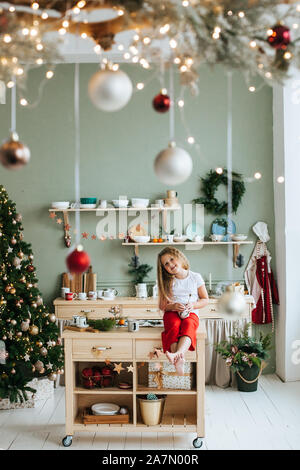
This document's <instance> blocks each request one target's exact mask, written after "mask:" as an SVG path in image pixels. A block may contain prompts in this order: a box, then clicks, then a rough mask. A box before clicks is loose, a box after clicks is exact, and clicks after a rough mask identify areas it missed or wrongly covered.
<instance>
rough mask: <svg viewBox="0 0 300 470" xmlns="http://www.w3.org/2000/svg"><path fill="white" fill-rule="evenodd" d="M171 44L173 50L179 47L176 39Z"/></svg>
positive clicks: (171, 40)
mask: <svg viewBox="0 0 300 470" xmlns="http://www.w3.org/2000/svg"><path fill="white" fill-rule="evenodd" d="M169 44H170V47H171V49H175V48H176V47H177V41H176V39H170V41H169Z"/></svg>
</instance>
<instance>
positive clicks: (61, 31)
mask: <svg viewBox="0 0 300 470" xmlns="http://www.w3.org/2000/svg"><path fill="white" fill-rule="evenodd" d="M58 32H59V34H60V35H61V36H63V35H64V34H66V32H67V30H66V29H65V28H59V30H58Z"/></svg>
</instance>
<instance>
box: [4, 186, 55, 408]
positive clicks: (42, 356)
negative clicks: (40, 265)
mask: <svg viewBox="0 0 300 470" xmlns="http://www.w3.org/2000/svg"><path fill="white" fill-rule="evenodd" d="M22 230H23V227H22V216H21V214H18V213H17V212H16V207H15V203H13V202H12V201H11V200H9V198H8V194H7V192H6V190H5V188H4V187H3V186H1V185H0V340H1V341H3V342H4V345H5V350H6V353H5V360H3V358H2V361H1V362H0V398H9V399H10V400H11V401H12V402H15V401H24V400H26V399H27V394H26V392H27V391H31V392H35V390H34V389H32V388H30V387H28V386H27V384H28V382H29V381H30V380H32V378H34V377H43V376H46V377H48V378H49V379H51V380H55V379H56V377H57V374H59V373H61V372H62V367H63V349H62V346H61V340H60V338H58V328H57V326H56V317H55V315H54V314H52V313H49V312H48V310H47V308H46V306H45V305H44V304H43V299H42V297H41V294H40V292H39V290H38V288H37V281H38V280H37V278H36V274H35V267H34V265H33V254H32V250H31V245H30V244H28V243H25V242H24V241H23V232H22ZM2 356H3V353H2Z"/></svg>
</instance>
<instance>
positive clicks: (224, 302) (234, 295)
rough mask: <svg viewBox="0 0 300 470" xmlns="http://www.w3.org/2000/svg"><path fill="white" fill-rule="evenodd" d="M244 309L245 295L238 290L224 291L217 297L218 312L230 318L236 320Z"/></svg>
mask: <svg viewBox="0 0 300 470" xmlns="http://www.w3.org/2000/svg"><path fill="white" fill-rule="evenodd" d="M245 309H246V301H245V297H244V296H243V294H241V293H240V292H225V293H224V294H223V295H222V296H221V298H220V299H219V310H220V312H221V313H222V314H223V316H224V317H225V318H228V319H230V320H238V319H239V318H240V316H241V315H242V314H243V313H244V312H245Z"/></svg>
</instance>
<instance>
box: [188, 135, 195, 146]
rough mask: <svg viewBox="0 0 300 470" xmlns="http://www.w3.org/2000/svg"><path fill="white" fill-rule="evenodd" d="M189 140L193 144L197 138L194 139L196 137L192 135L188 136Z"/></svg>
mask: <svg viewBox="0 0 300 470" xmlns="http://www.w3.org/2000/svg"><path fill="white" fill-rule="evenodd" d="M187 141H188V143H189V144H191V145H192V144H194V143H195V139H194V137H192V136H190V137H188V138H187Z"/></svg>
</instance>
